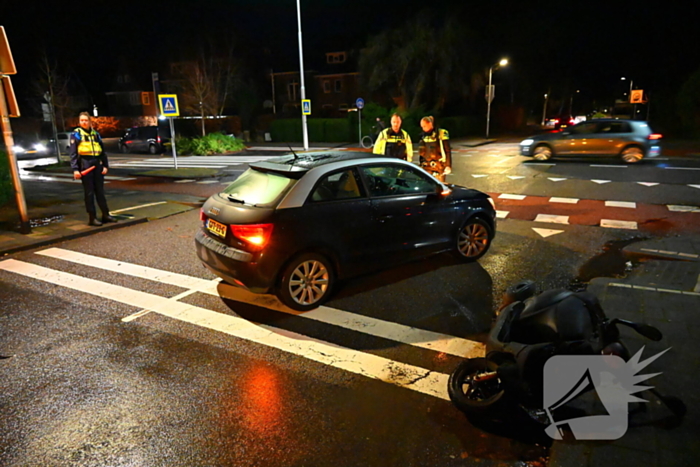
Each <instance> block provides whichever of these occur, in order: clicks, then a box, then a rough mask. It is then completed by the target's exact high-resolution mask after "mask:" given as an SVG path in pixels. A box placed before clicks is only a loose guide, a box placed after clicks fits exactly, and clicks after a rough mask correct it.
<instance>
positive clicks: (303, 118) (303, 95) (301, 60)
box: [297, 0, 309, 151]
mask: <svg viewBox="0 0 700 467" xmlns="http://www.w3.org/2000/svg"><path fill="white" fill-rule="evenodd" d="M297 24H298V27H299V70H300V71H299V74H300V75H301V99H302V100H304V99H306V87H304V51H303V47H302V43H301V6H300V5H299V0H297ZM301 126H302V133H303V134H304V150H305V151H308V150H309V133H308V130H307V128H306V115H304V113H303V109H302V114H301Z"/></svg>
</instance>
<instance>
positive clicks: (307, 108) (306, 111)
mask: <svg viewBox="0 0 700 467" xmlns="http://www.w3.org/2000/svg"><path fill="white" fill-rule="evenodd" d="M301 113H302V115H311V99H302V100H301Z"/></svg>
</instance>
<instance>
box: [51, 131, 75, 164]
mask: <svg viewBox="0 0 700 467" xmlns="http://www.w3.org/2000/svg"><path fill="white" fill-rule="evenodd" d="M71 133H72V132H71V131H59V132H58V133H57V134H56V137H57V138H58V149H59V157H60V158H61V160H62V161H64V160H65V161H68V160H70V153H69V151H70V135H71ZM47 147H48V150H49V152H50V153H51V154H53V155H54V156H55V155H56V145H55V144H54V139H53V138H51V139H49V142H48V143H47Z"/></svg>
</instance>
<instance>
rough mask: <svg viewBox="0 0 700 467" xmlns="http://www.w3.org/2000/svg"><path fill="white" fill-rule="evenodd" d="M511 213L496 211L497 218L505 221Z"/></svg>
mask: <svg viewBox="0 0 700 467" xmlns="http://www.w3.org/2000/svg"><path fill="white" fill-rule="evenodd" d="M509 213H510V211H496V217H497V218H498V219H505V218H506V217H507V216H508V214H509Z"/></svg>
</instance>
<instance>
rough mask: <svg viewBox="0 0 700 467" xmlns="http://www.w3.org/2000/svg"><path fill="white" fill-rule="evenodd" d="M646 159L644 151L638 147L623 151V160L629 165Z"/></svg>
mask: <svg viewBox="0 0 700 467" xmlns="http://www.w3.org/2000/svg"><path fill="white" fill-rule="evenodd" d="M643 157H644V153H642V150H641V149H639V148H636V147H632V148H626V149H625V150H624V151H622V160H623V161H625V162H626V163H628V164H636V163H637V162H639V161H641V160H642V158H643Z"/></svg>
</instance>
